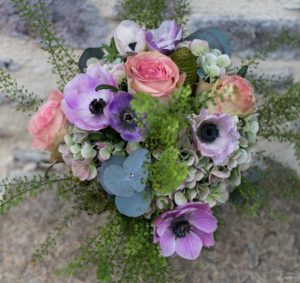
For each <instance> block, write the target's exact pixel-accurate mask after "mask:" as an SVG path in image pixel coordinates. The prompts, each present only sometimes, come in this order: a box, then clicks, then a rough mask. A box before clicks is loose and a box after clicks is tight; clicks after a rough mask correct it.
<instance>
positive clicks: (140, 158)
mask: <svg viewBox="0 0 300 283" xmlns="http://www.w3.org/2000/svg"><path fill="white" fill-rule="evenodd" d="M149 164H150V155H149V151H148V150H147V149H144V148H139V149H137V150H135V151H134V152H133V153H132V154H130V155H129V156H128V158H127V159H126V160H125V161H124V165H123V166H124V170H125V171H127V172H128V173H133V174H136V173H140V172H141V171H142V172H144V177H145V178H147V177H148V170H147V169H148V168H147V166H149Z"/></svg>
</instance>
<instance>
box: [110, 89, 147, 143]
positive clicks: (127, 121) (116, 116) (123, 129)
mask: <svg viewBox="0 0 300 283" xmlns="http://www.w3.org/2000/svg"><path fill="white" fill-rule="evenodd" d="M132 98H133V97H132V95H130V94H129V93H127V92H125V91H120V92H118V93H117V94H116V96H115V97H114V98H113V100H112V101H111V103H110V104H109V106H108V108H107V111H108V113H109V122H110V125H111V127H112V128H113V129H114V130H116V131H117V132H118V133H119V134H120V135H121V137H122V139H123V140H125V141H129V142H137V141H141V140H142V135H141V131H140V129H139V128H138V125H137V122H136V121H135V113H134V111H133V110H132V108H131V106H130V101H131V100H132Z"/></svg>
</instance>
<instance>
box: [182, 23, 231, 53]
mask: <svg viewBox="0 0 300 283" xmlns="http://www.w3.org/2000/svg"><path fill="white" fill-rule="evenodd" d="M193 39H201V40H206V41H207V42H208V44H209V47H210V48H211V49H219V50H220V51H221V52H222V53H223V54H227V55H229V56H231V54H232V49H231V44H230V40H229V37H228V36H227V34H226V33H225V32H224V31H222V30H220V29H216V28H208V29H199V30H197V31H195V32H194V33H192V34H190V35H189V36H188V37H186V38H185V40H187V41H192V40H193Z"/></svg>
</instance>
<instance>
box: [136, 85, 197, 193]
mask: <svg viewBox="0 0 300 283" xmlns="http://www.w3.org/2000/svg"><path fill="white" fill-rule="evenodd" d="M191 100H192V98H191V88H190V87H184V88H182V89H181V90H179V91H177V92H175V93H174V94H173V95H172V99H171V100H170V101H169V102H168V103H165V104H163V103H161V102H160V101H159V100H158V99H157V98H153V97H151V96H150V95H147V94H137V95H135V97H134V99H133V100H132V102H131V104H132V107H133V109H134V111H135V113H136V114H137V116H138V121H139V122H140V125H141V127H144V128H146V133H145V137H146V138H145V142H144V143H145V144H144V147H146V148H148V149H149V150H150V152H157V153H158V155H159V158H157V160H156V161H154V162H152V164H151V166H150V172H151V174H150V183H151V187H152V188H154V189H155V190H156V191H159V192H162V193H167V192H171V191H173V190H175V189H176V188H177V187H178V186H179V185H180V184H181V183H182V182H183V181H184V180H185V178H186V177H187V175H188V172H187V169H186V167H185V166H184V165H183V164H181V163H180V162H179V151H178V149H177V148H178V146H179V145H178V141H179V140H180V138H179V136H180V135H181V133H182V131H183V130H184V129H185V128H186V127H187V126H188V120H187V117H188V115H189V114H191V113H192V112H191V111H192V110H191V107H192V103H191ZM145 113H147V115H146V116H145Z"/></svg>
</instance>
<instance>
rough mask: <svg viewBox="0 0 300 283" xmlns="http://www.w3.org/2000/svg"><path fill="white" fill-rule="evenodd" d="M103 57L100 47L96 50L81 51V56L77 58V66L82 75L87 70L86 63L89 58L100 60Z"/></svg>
mask: <svg viewBox="0 0 300 283" xmlns="http://www.w3.org/2000/svg"><path fill="white" fill-rule="evenodd" d="M103 56H104V52H103V50H102V49H101V48H100V47H96V48H87V49H85V50H84V51H83V53H82V55H81V56H80V58H79V62H78V66H79V69H80V71H81V72H82V73H84V71H85V69H86V68H87V62H88V60H89V59H91V58H96V59H99V60H101V59H102V58H103Z"/></svg>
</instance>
